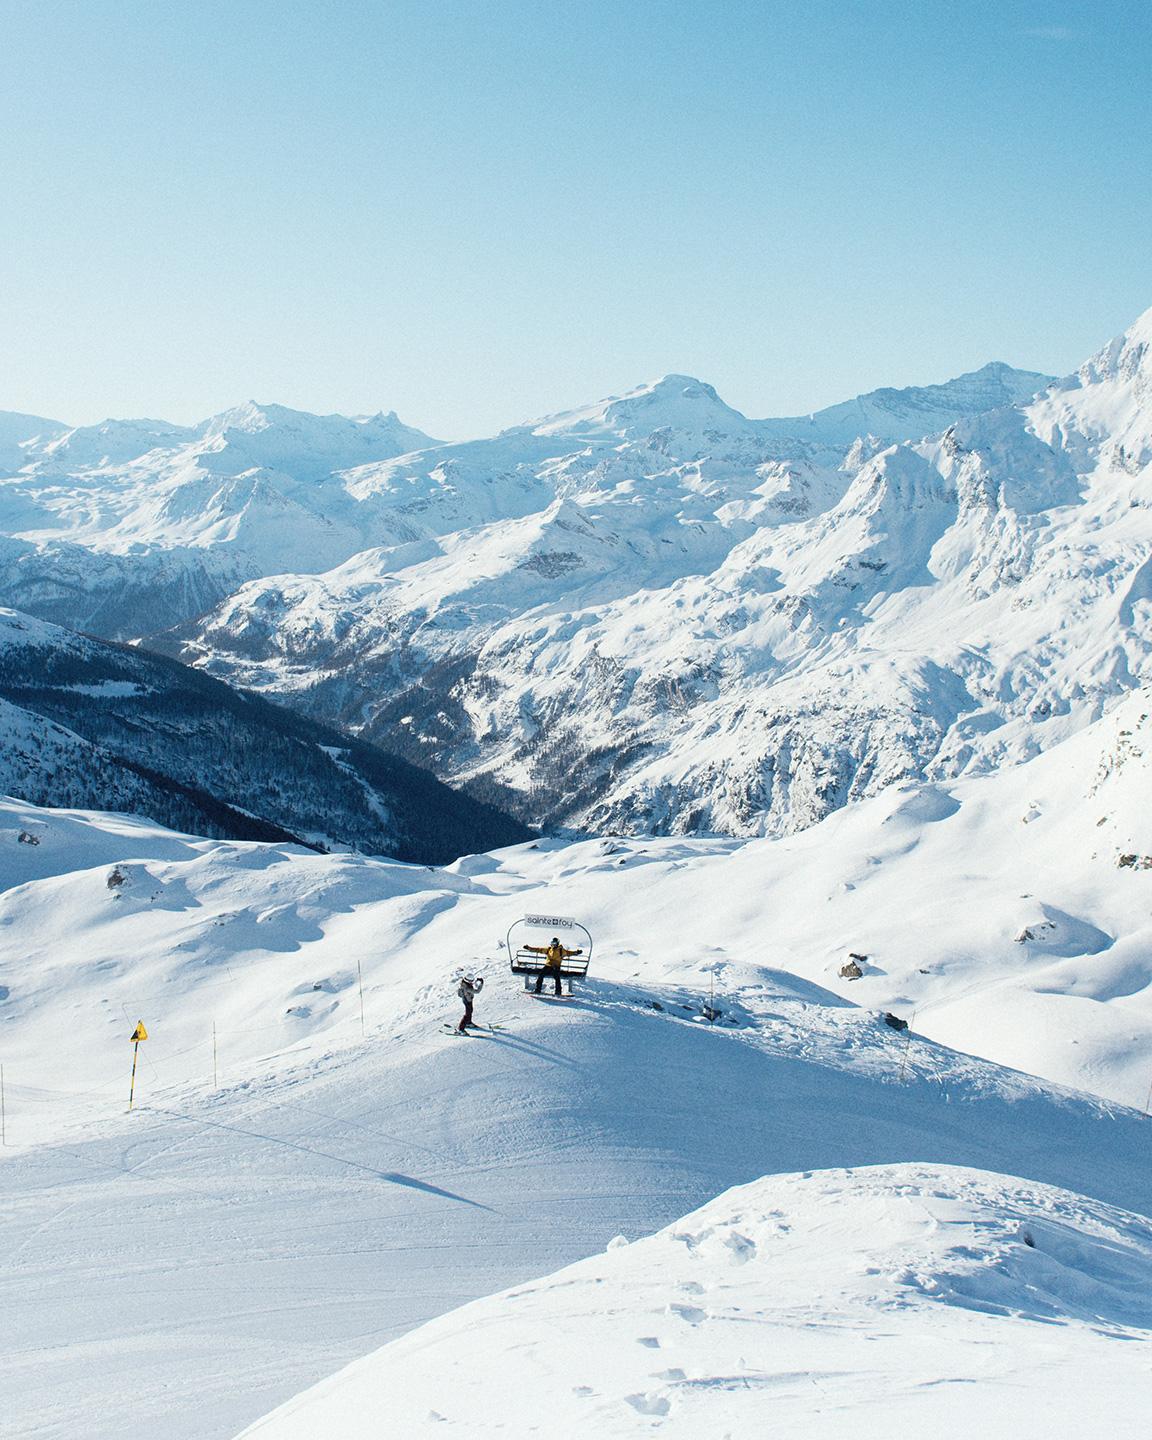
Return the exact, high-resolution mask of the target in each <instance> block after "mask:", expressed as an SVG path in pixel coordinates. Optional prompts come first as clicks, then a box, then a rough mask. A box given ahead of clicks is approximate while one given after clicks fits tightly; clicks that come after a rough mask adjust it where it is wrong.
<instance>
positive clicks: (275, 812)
mask: <svg viewBox="0 0 1152 1440" xmlns="http://www.w3.org/2000/svg"><path fill="white" fill-rule="evenodd" d="M0 794H11V795H19V796H21V797H23V798H24V799H27V800H31V801H33V802H36V803H39V804H42V805H50V806H56V807H60V806H64V807H74V806H81V807H88V808H96V807H100V808H102V809H108V810H123V811H129V812H132V813H135V814H137V815H148V816H151V817H153V818H154V819H156V820H159V821H161V822H164V823H167V824H168V825H170V826H173V827H176V828H180V829H185V830H191V831H195V832H198V833H200V834H205V835H219V836H227V837H231V838H234V839H244V840H288V841H292V840H300V841H303V842H304V843H306V844H310V845H319V846H323V847H347V846H352V847H355V848H357V849H360V850H363V851H365V852H367V853H369V854H373V853H375V854H389V855H394V856H398V857H399V858H401V859H406V860H414V861H422V862H425V863H427V862H443V861H446V860H450V859H452V858H453V857H454V856H456V855H459V854H462V853H466V852H468V851H471V850H474V849H478V848H482V847H484V846H486V845H491V844H496V845H499V844H503V843H508V842H510V841H514V840H517V839H521V838H524V836H525V835H526V833H527V832H526V831H525V830H524V828H523V826H520V825H518V824H516V823H515V822H514V821H512V820H510V819H508V817H506V816H504V815H502V814H500V813H499V812H498V811H496V810H493V809H492V808H491V807H488V806H483V805H479V804H477V802H476V801H474V800H472V799H470V798H469V797H467V796H465V795H459V794H456V793H455V792H454V791H452V790H450V789H449V788H448V787H447V786H445V785H442V784H441V783H440V782H439V781H438V780H436V779H435V778H434V777H433V776H431V775H429V774H427V773H426V772H424V771H421V770H418V769H417V768H416V767H414V766H412V765H408V764H406V763H405V762H404V761H402V760H396V759H394V758H393V757H391V756H388V755H385V754H382V753H381V752H380V751H378V750H376V749H374V748H373V747H372V746H370V745H366V744H364V743H362V742H360V741H353V740H349V738H348V737H347V736H344V735H340V734H337V733H336V732H334V731H331V730H327V729H325V727H323V726H320V725H317V724H315V723H314V722H312V721H308V720H306V719H304V718H302V717H300V716H297V715H293V714H291V713H289V712H288V711H285V710H282V709H279V708H277V707H276V706H274V705H270V704H268V703H267V702H266V701H263V700H260V699H257V698H255V697H251V696H245V695H241V694H238V693H236V692H235V691H233V690H230V689H229V688H228V686H227V685H224V684H222V683H221V682H220V681H217V680H213V679H212V678H211V677H209V676H207V675H204V674H202V673H201V672H199V671H195V670H189V669H187V668H186V667H185V666H182V665H180V664H179V663H177V662H175V661H172V660H168V659H163V658H161V657H158V656H154V655H149V654H147V653H146V652H142V651H138V650H133V649H130V648H127V647H124V646H116V645H110V644H106V643H103V642H100V641H96V640H92V639H89V638H86V637H83V636H80V635H77V634H75V633H74V632H72V631H67V630H63V629H61V628H60V627H59V626H56V625H50V624H48V623H46V622H44V621H41V620H36V619H34V618H32V617H31V616H27V615H22V614H20V613H19V612H17V611H12V610H2V609H0Z"/></svg>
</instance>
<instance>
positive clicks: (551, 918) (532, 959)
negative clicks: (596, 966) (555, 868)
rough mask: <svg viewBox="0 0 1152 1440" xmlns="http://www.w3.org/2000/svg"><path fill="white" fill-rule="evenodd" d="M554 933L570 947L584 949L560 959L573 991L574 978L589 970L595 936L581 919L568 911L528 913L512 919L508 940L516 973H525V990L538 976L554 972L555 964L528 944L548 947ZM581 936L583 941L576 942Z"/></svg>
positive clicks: (567, 984) (513, 969) (563, 943)
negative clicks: (565, 913)
mask: <svg viewBox="0 0 1152 1440" xmlns="http://www.w3.org/2000/svg"><path fill="white" fill-rule="evenodd" d="M553 935H555V936H557V937H558V938H559V940H560V943H561V945H563V946H564V948H565V949H566V950H579V951H580V952H581V953H580V954H579V955H566V956H565V957H564V959H563V960H562V961H561V962H560V979H561V981H562V982H563V983H564V984H565V986H566V988H567V991H568V994H569V995H571V994H572V981H573V980H576V979H580V978H582V977H583V976H585V975H587V973H588V966H589V964H590V963H591V960H592V936H591V933H590V932H589V931H588V929H587V927H586V926H584V925H581V924H580V922H579V920H573V919H571V918H570V917H569V916H567V915H524V916H522V917H521V919H519V920H514V921H513V922H512V924H511V925H510V926H509V927H508V935H507V938H506V940H505V942H504V943H505V945H506V946H507V947H508V959H509V963H510V965H511V967H512V974H513V975H523V977H524V989H525V990H531V989H533V988H534V985H535V982H536V978H537V976H539V975H542V974H543V975H554V974H555V973H556V970H555V967H554V966H549V965H547V964H546V963H545V957H544V956H543V955H542V954H538V953H536V952H535V951H534V950H530V949H529V948H528V947H529V946H530V945H532V946H538V947H539V948H540V949H546V948H547V946H548V942H549V941H550V940H551V939H552V937H553ZM581 939H582V940H583V943H582V944H573V943H572V942H573V941H578V940H581Z"/></svg>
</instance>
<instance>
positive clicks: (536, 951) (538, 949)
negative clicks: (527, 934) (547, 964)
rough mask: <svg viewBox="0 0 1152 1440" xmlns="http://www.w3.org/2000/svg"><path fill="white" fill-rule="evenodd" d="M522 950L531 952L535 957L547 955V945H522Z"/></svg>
mask: <svg viewBox="0 0 1152 1440" xmlns="http://www.w3.org/2000/svg"><path fill="white" fill-rule="evenodd" d="M520 948H521V950H531V952H532V954H533V955H547V953H548V947H547V945H521V947H520Z"/></svg>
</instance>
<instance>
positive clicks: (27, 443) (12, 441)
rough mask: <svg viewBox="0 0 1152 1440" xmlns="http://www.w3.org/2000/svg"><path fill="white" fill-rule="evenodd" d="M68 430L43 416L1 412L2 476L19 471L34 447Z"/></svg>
mask: <svg viewBox="0 0 1152 1440" xmlns="http://www.w3.org/2000/svg"><path fill="white" fill-rule="evenodd" d="M67 429H68V427H67V425H64V424H62V423H61V422H60V421H59V420H47V419H45V418H44V416H43V415H21V414H19V413H18V412H17V411H14V410H0V475H4V474H6V473H7V472H8V471H10V470H18V469H19V468H20V466H21V465H23V464H24V463H25V461H26V459H27V452H28V450H29V449H30V448H31V447H32V446H34V445H37V444H41V443H45V442H48V441H51V440H53V439H55V438H56V437H57V436H60V435H62V434H63V433H64V432H65V431H66V430H67Z"/></svg>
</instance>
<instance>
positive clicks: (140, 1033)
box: [128, 1020, 148, 1110]
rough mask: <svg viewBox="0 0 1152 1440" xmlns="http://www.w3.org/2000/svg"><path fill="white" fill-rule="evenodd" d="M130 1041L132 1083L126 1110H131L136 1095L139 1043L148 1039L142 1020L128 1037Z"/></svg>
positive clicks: (138, 1021)
mask: <svg viewBox="0 0 1152 1440" xmlns="http://www.w3.org/2000/svg"><path fill="white" fill-rule="evenodd" d="M128 1038H129V1040H131V1041H132V1083H131V1085H129V1087H128V1109H129V1110H131V1109H132V1100H133V1097H134V1096H135V1094H136V1061H137V1059H138V1058H139V1056H140V1041H141V1040H147V1039H148V1031H147V1029H146V1028H145V1026H144V1021H143V1020H137V1022H136V1029H135V1030H133V1032H132V1034H131V1035H129V1037H128Z"/></svg>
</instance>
